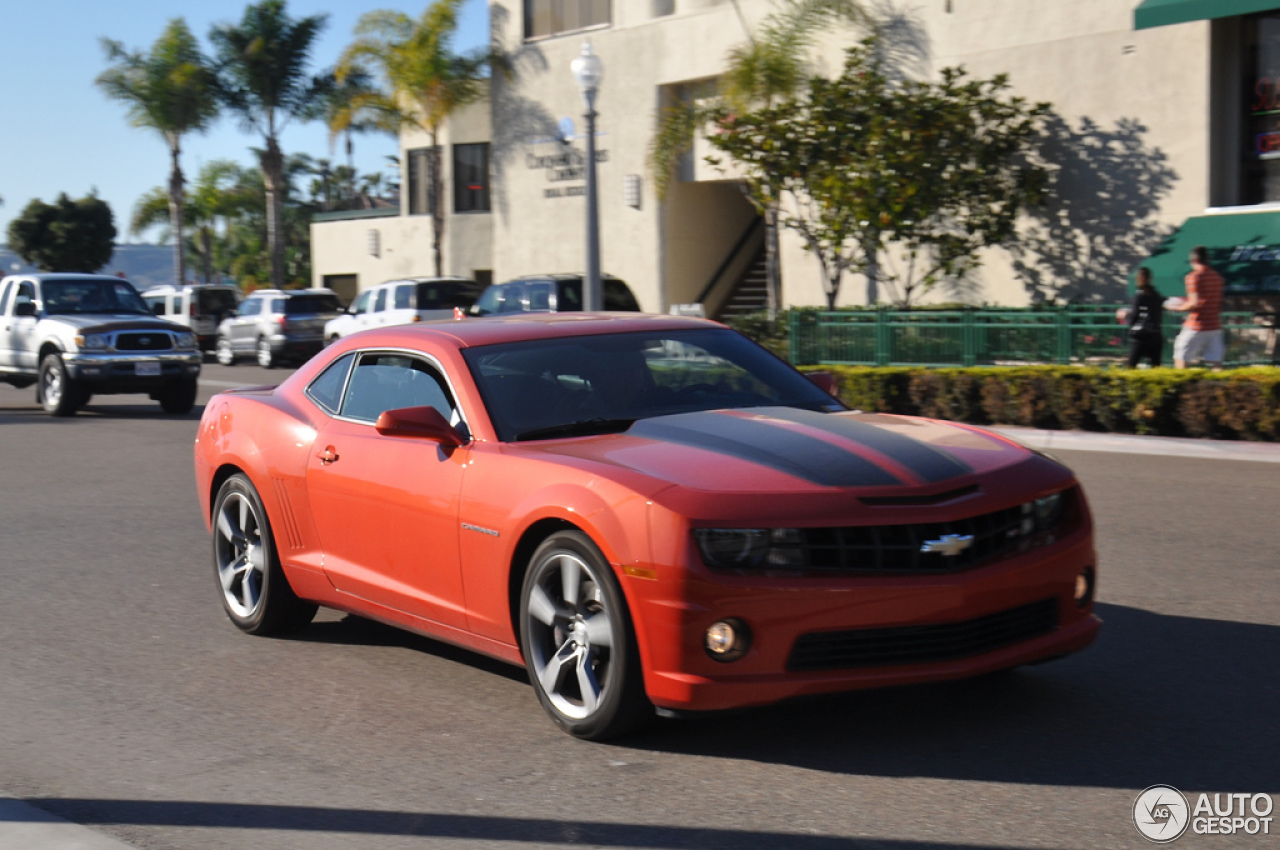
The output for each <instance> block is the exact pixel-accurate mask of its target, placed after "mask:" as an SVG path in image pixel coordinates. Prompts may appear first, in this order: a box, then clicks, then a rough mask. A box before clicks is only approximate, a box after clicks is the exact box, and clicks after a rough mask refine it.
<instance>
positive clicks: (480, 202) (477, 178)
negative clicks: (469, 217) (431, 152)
mask: <svg viewBox="0 0 1280 850" xmlns="http://www.w3.org/2000/svg"><path fill="white" fill-rule="evenodd" d="M453 211H454V212H456V213H468V212H488V211H489V145H488V143H487V142H484V143H480V144H474V145H454V146H453Z"/></svg>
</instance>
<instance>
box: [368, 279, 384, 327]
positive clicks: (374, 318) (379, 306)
mask: <svg viewBox="0 0 1280 850" xmlns="http://www.w3.org/2000/svg"><path fill="white" fill-rule="evenodd" d="M385 324H387V288H386V287H385V286H384V287H382V288H381V289H379V290H378V292H377V294H376V295H375V296H374V297H373V309H372V310H370V311H369V326H370V327H374V328H377V327H382V326H383V325H385Z"/></svg>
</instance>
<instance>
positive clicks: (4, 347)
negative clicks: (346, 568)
mask: <svg viewBox="0 0 1280 850" xmlns="http://www.w3.org/2000/svg"><path fill="white" fill-rule="evenodd" d="M17 287H18V285H17V284H16V283H14V282H13V281H10V282H9V283H6V284H5V285H4V286H0V368H3V367H6V366H11V365H13V342H12V340H11V339H10V337H11V336H12V334H13V312H12V310H11V308H10V307H9V295H10V293H12V292H13V291H14V290H15V289H17Z"/></svg>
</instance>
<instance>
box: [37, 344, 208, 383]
mask: <svg viewBox="0 0 1280 850" xmlns="http://www.w3.org/2000/svg"><path fill="white" fill-rule="evenodd" d="M201 360H202V356H201V354H200V352H199V351H182V352H172V353H165V354H157V353H155V352H146V353H138V354H114V353H102V354H99V353H90V352H78V353H73V354H63V355H62V363H63V366H64V367H66V370H67V377H69V378H71V379H72V380H74V381H78V382H80V383H82V384H84V385H85V386H87V387H90V388H91V389H92V390H93V392H97V393H107V394H110V393H130V392H149V391H150V390H153V389H156V388H157V387H161V386H164V385H166V384H171V383H173V382H174V381H178V380H183V379H191V378H197V377H199V375H200V363H201Z"/></svg>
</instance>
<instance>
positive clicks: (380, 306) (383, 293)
mask: <svg viewBox="0 0 1280 850" xmlns="http://www.w3.org/2000/svg"><path fill="white" fill-rule="evenodd" d="M385 309H387V290H386V289H379V290H378V300H377V301H375V302H374V305H373V312H375V313H381V312H382V311H383V310H385Z"/></svg>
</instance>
